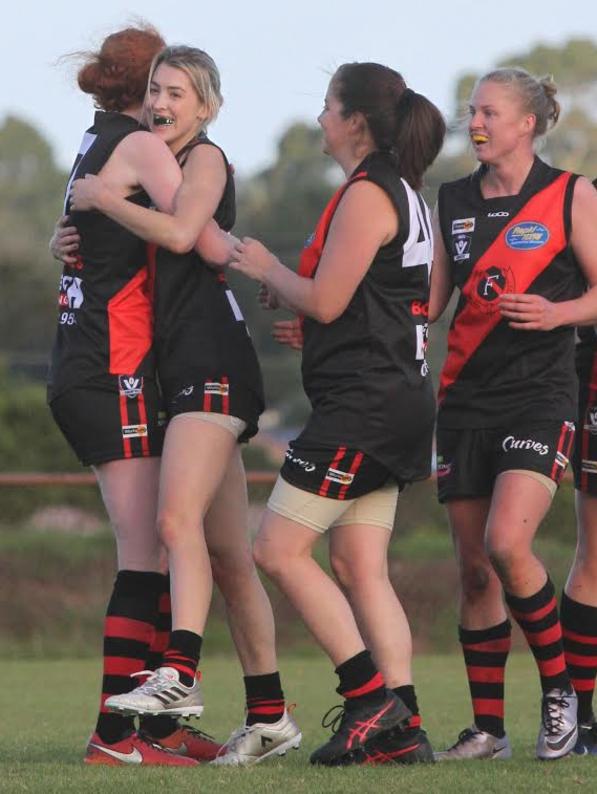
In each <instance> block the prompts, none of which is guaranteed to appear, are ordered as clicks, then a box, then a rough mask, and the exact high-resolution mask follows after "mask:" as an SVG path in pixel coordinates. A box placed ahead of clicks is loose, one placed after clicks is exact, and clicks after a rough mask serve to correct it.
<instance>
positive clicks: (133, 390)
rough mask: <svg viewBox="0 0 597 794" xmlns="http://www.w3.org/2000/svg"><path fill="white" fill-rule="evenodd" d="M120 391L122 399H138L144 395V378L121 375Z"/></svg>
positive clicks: (119, 379)
mask: <svg viewBox="0 0 597 794" xmlns="http://www.w3.org/2000/svg"><path fill="white" fill-rule="evenodd" d="M118 391H119V392H120V394H121V396H122V397H138V396H139V395H140V394H143V378H135V377H133V376H132V375H119V376H118Z"/></svg>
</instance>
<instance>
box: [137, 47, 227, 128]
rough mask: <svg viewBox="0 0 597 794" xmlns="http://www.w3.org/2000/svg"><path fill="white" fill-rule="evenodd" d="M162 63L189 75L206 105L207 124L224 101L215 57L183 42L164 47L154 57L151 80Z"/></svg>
mask: <svg viewBox="0 0 597 794" xmlns="http://www.w3.org/2000/svg"><path fill="white" fill-rule="evenodd" d="M162 63H165V64H166V65H167V66H172V67H174V68H176V69H181V70H182V71H183V72H185V74H186V75H187V76H188V77H189V79H190V81H191V83H192V85H193V88H194V89H195V93H196V94H197V96H198V98H199V101H200V102H202V103H203V105H205V109H206V111H207V118H206V120H205V126H207V125H208V124H209V123H210V122H212V121H213V120H214V119H215V118H216V116H217V115H218V112H219V110H220V108H221V107H222V104H223V103H224V99H223V97H222V94H221V91H220V73H219V71H218V67H217V66H216V64H215V61H214V60H213V58H212V57H211V56H210V55H208V54H207V53H206V52H204V51H203V50H200V49H198V48H197V47H186V46H184V45H182V44H180V45H174V46H172V47H164V49H163V50H162V51H161V52H159V53H158V54H157V55H156V56H155V58H154V59H153V63H152V64H151V70H150V72H149V82H151V80H152V79H153V75H154V74H155V70H156V69H157V68H158V66H160V64H162Z"/></svg>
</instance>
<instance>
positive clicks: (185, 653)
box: [162, 629, 203, 686]
mask: <svg viewBox="0 0 597 794" xmlns="http://www.w3.org/2000/svg"><path fill="white" fill-rule="evenodd" d="M202 642H203V638H202V637H201V636H200V635H199V634H195V632H193V631H186V630H185V629H177V630H176V631H173V632H171V634H170V644H169V646H168V650H167V651H166V652H165V653H164V661H163V663H162V666H163V667H173V668H174V669H175V670H177V671H178V675H179V677H180V683H181V684H183V685H184V686H193V682H194V681H195V674H196V672H197V665H198V664H199V657H200V656H201V644H202Z"/></svg>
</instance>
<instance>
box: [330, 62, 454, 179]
mask: <svg viewBox="0 0 597 794" xmlns="http://www.w3.org/2000/svg"><path fill="white" fill-rule="evenodd" d="M332 90H333V92H334V95H335V96H336V98H337V99H338V100H339V101H340V102H341V104H342V108H343V115H344V117H345V118H347V117H348V116H350V115H351V114H352V113H362V114H363V116H364V118H365V120H366V122H367V125H368V127H369V131H370V132H371V135H372V137H373V140H374V142H375V145H376V147H377V148H378V149H380V150H382V151H389V152H391V153H392V154H393V155H394V156H395V157H396V160H397V162H398V167H399V169H400V174H401V175H402V176H403V177H404V179H406V181H407V182H408V183H409V185H410V186H411V187H413V188H414V189H415V190H419V189H420V188H421V185H422V182H423V174H424V173H425V171H426V170H427V169H428V168H429V166H430V165H431V163H432V162H433V161H434V160H435V158H436V157H437V155H438V154H439V151H440V149H441V147H442V144H443V141H444V135H445V133H446V124H445V122H444V119H443V116H442V114H441V113H440V112H439V110H438V109H437V108H436V106H435V105H434V104H433V102H430V101H429V100H428V99H427V98H426V97H424V96H423V95H422V94H417V93H416V92H415V91H413V90H412V89H410V88H407V87H406V83H405V81H404V78H403V77H402V75H401V74H400V73H399V72H396V71H394V69H390V68H389V67H388V66H382V65H381V64H379V63H345V64H343V65H342V66H340V68H339V69H338V70H337V71H336V73H335V74H334V77H333V78H332Z"/></svg>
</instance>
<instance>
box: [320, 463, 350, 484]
mask: <svg viewBox="0 0 597 794" xmlns="http://www.w3.org/2000/svg"><path fill="white" fill-rule="evenodd" d="M325 479H326V480H331V481H332V482H339V483H340V485H350V484H351V482H352V481H353V480H354V474H350V472H348V471H340V469H333V468H332V467H331V466H330V468H329V469H328V470H327V473H326V475H325Z"/></svg>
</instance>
